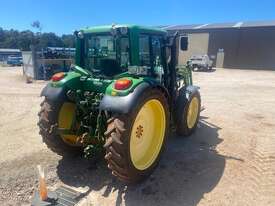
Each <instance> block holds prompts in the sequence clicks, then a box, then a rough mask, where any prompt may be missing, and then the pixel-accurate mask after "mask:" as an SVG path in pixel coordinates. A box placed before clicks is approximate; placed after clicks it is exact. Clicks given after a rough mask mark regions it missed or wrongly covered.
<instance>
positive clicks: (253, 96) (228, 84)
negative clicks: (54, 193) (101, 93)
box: [0, 67, 275, 206]
mask: <svg viewBox="0 0 275 206" xmlns="http://www.w3.org/2000/svg"><path fill="white" fill-rule="evenodd" d="M194 82H195V83H196V85H198V86H200V87H201V96H202V105H203V107H204V108H205V110H204V111H203V112H202V113H201V119H200V123H199V128H198V129H197V131H196V132H195V133H194V134H193V135H192V136H191V137H190V138H181V137H177V136H175V135H172V136H171V138H169V140H168V142H167V146H166V150H165V152H164V154H163V156H162V159H161V162H160V164H159V167H158V168H157V169H156V171H155V172H154V173H153V175H152V176H151V177H150V178H149V179H148V180H146V181H145V182H143V183H141V184H138V185H131V186H126V185H124V184H122V183H120V182H119V181H117V180H116V179H114V178H113V177H112V176H111V175H110V172H109V171H108V169H107V168H106V165H105V163H104V162H103V161H102V162H100V163H99V164H97V165H96V166H95V165H93V164H92V163H91V162H89V161H88V160H84V159H81V158H80V157H78V156H70V157H60V156H58V155H56V154H54V153H52V152H51V151H49V150H48V149H47V148H46V146H45V145H43V144H42V142H41V138H40V137H39V135H38V128H37V126H36V122H37V112H38V110H39V103H40V102H41V100H42V99H41V98H40V97H39V93H40V90H41V88H42V87H43V86H44V85H45V83H44V82H35V83H33V84H26V83H25V82H24V79H23V78H22V69H21V68H20V67H13V68H8V67H5V68H0V134H1V141H0V205H24V204H29V202H30V197H31V195H32V194H33V191H34V189H35V188H36V185H37V172H36V165H37V164H42V165H43V166H44V167H45V168H46V171H47V182H48V184H49V185H50V186H52V187H54V186H56V185H59V184H65V185H68V186H72V187H89V191H88V193H89V194H88V195H87V197H86V200H87V201H86V203H83V205H108V206H109V205H130V206H132V205H144V206H145V205H148V206H149V205H188V206H190V205H211V206H212V205H250V206H251V205H274V202H275V138H274V133H275V121H274V120H275V109H274V105H275V93H274V91H275V73H274V72H272V71H255V70H229V69H217V70H214V71H213V72H195V73H194Z"/></svg>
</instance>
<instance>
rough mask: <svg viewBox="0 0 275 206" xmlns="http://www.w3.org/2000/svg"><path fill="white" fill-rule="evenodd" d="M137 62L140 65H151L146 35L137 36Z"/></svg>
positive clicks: (148, 39) (148, 42)
mask: <svg viewBox="0 0 275 206" xmlns="http://www.w3.org/2000/svg"><path fill="white" fill-rule="evenodd" d="M139 63H140V66H151V60H150V38H149V36H148V35H140V36H139Z"/></svg>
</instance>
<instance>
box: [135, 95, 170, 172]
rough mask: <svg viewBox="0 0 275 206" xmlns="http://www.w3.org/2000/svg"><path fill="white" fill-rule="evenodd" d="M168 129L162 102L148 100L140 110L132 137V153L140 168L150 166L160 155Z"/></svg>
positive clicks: (143, 168)
mask: <svg viewBox="0 0 275 206" xmlns="http://www.w3.org/2000/svg"><path fill="white" fill-rule="evenodd" d="M165 130H166V116H165V111H164V108H163V106H162V104H161V102H160V101H159V100H157V99H151V100H149V101H147V102H146V103H145V104H144V105H143V106H142V107H141V108H140V110H139V112H138V114H137V116H136V118H135V120H134V124H133V126H132V132H131V137H130V155H131V160H132V163H133V165H134V166H135V167H136V168H137V169H139V170H145V169H147V168H149V167H150V166H151V165H152V164H153V163H154V162H155V160H156V158H157V157H158V154H159V152H160V150H161V146H162V144H163V139H164V135H165Z"/></svg>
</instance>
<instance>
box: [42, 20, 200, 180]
mask: <svg viewBox="0 0 275 206" xmlns="http://www.w3.org/2000/svg"><path fill="white" fill-rule="evenodd" d="M75 36H76V45H77V46H76V58H75V65H72V66H71V70H70V71H69V72H66V73H57V74H55V75H53V76H52V78H51V81H50V82H49V83H48V85H47V86H46V87H45V88H44V89H43V90H42V93H41V96H43V97H45V98H44V101H43V102H42V103H41V111H40V112H39V122H38V125H39V127H40V134H41V136H42V138H43V141H44V142H45V143H46V145H47V146H48V147H49V148H50V149H51V150H53V151H54V152H57V153H59V154H61V155H65V154H67V153H71V152H75V151H84V152H85V155H87V156H93V155H97V154H98V153H99V152H106V155H105V159H106V161H107V164H108V168H109V169H110V170H111V171H112V174H113V175H114V176H116V177H118V178H119V179H121V180H123V181H125V182H138V181H141V180H142V179H144V178H145V177H147V176H148V175H150V174H151V173H152V171H153V170H154V168H155V167H156V166H157V163H158V162H159V159H160V154H161V152H162V150H163V148H164V144H165V139H166V137H167V136H168V134H169V132H170V131H171V129H170V128H175V130H176V132H177V134H178V135H180V136H189V135H190V134H191V133H192V132H194V130H195V129H196V127H197V123H198V119H199V114H200V105H201V100H200V93H199V91H198V87H195V86H193V85H192V73H191V69H190V68H188V67H184V66H182V67H179V66H178V65H177V56H178V52H179V50H180V49H181V50H186V49H187V45H188V40H187V38H186V37H184V36H180V35H178V33H175V34H173V35H169V34H168V33H167V32H166V31H165V30H162V29H159V28H148V27H143V26H136V25H110V26H98V27H90V28H85V29H82V30H80V31H76V32H75Z"/></svg>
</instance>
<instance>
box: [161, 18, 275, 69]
mask: <svg viewBox="0 0 275 206" xmlns="http://www.w3.org/2000/svg"><path fill="white" fill-rule="evenodd" d="M163 28H164V29H166V30H168V31H169V32H171V33H173V32H174V31H179V32H180V33H181V34H187V35H188V37H189V47H188V50H187V51H181V52H180V58H179V61H180V63H185V62H186V61H187V60H188V59H189V58H190V57H191V55H193V54H208V55H209V56H210V57H212V59H213V60H214V63H216V64H217V66H219V67H226V68H243V69H272V70H275V20H272V21H254V22H252V21H251V22H242V21H241V22H232V23H215V24H194V25H172V26H167V27H163Z"/></svg>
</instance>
